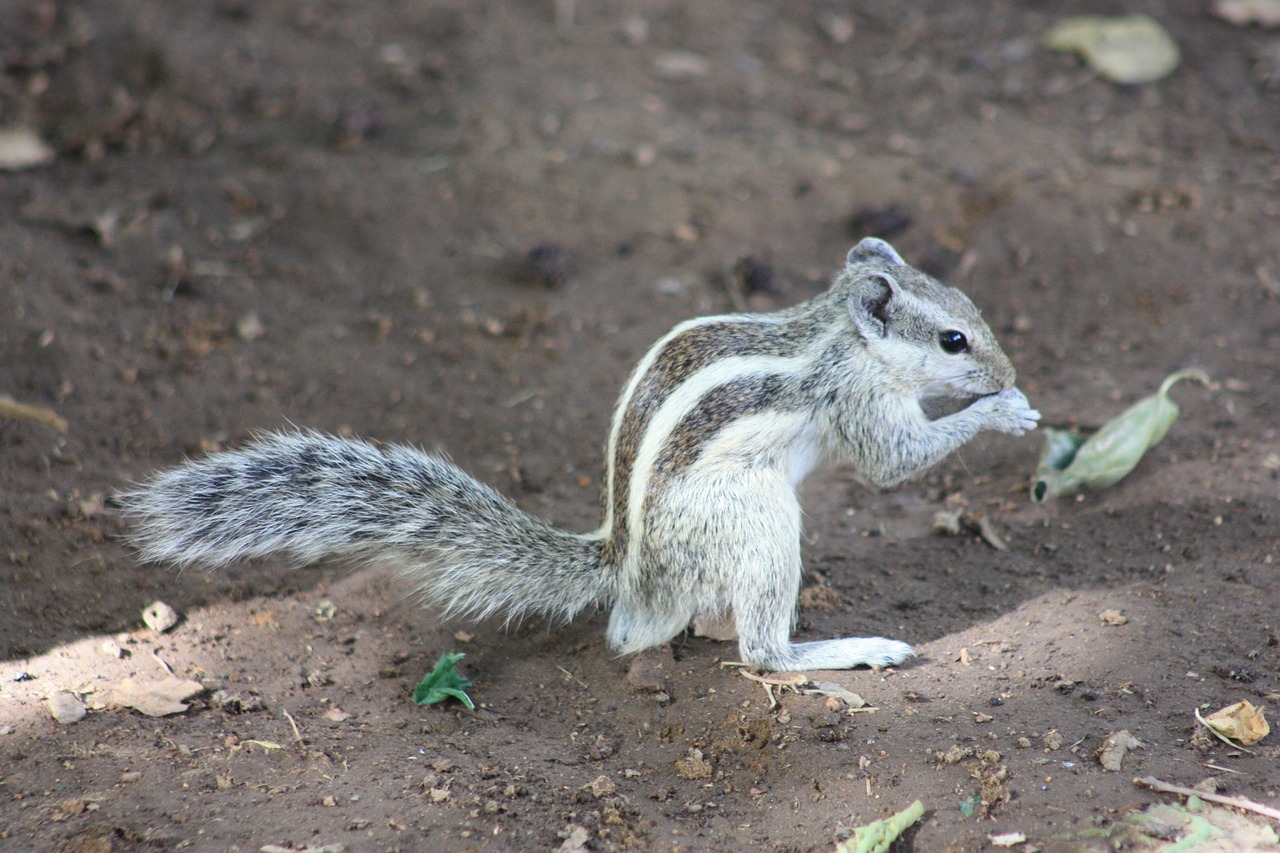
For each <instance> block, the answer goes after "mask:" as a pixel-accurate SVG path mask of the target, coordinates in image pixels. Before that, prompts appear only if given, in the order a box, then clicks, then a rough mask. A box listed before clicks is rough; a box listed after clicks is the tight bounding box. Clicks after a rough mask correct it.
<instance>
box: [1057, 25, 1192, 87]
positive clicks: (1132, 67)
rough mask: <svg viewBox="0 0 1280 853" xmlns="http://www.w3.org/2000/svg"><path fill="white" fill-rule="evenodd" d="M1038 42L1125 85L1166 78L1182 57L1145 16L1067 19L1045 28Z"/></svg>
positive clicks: (1157, 27) (1159, 28)
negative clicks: (1071, 54)
mask: <svg viewBox="0 0 1280 853" xmlns="http://www.w3.org/2000/svg"><path fill="white" fill-rule="evenodd" d="M1042 44H1044V46H1045V47H1047V48H1049V49H1050V50H1057V51H1069V52H1074V53H1078V54H1080V56H1081V58H1083V59H1084V61H1085V62H1087V63H1088V64H1089V67H1091V68H1093V69H1094V70H1095V71H1097V72H1098V73H1099V74H1100V75H1101V76H1102V77H1104V78H1105V79H1107V80H1110V81H1111V82H1113V83H1121V84H1126V85H1132V84H1138V83H1153V82H1155V81H1156V80H1160V79H1162V78H1164V77H1167V76H1169V75H1170V74H1172V73H1173V71H1174V69H1176V68H1177V67H1178V63H1179V62H1180V61H1181V58H1182V56H1181V52H1180V51H1179V50H1178V44H1177V42H1175V41H1174V40H1173V38H1172V37H1171V36H1170V35H1169V33H1168V32H1167V31H1166V30H1165V29H1164V27H1162V26H1160V24H1158V23H1157V22H1156V20H1155V19H1154V18H1152V17H1150V16H1149V15H1121V16H1118V17H1103V16H1099V15H1082V16H1080V17H1077V18H1067V19H1065V20H1063V21H1059V22H1058V23H1057V24H1055V25H1054V26H1052V27H1050V28H1049V30H1048V32H1046V33H1045V34H1044V37H1043V39H1042Z"/></svg>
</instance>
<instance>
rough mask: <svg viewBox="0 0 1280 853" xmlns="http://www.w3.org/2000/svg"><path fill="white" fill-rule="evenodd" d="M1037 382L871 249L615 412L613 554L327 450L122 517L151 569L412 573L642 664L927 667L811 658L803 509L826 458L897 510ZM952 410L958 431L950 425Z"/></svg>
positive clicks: (731, 318)
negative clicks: (908, 485)
mask: <svg viewBox="0 0 1280 853" xmlns="http://www.w3.org/2000/svg"><path fill="white" fill-rule="evenodd" d="M1015 378H1016V374H1015V371H1014V367H1013V365H1012V364H1011V363H1010V361H1009V359H1008V358H1007V357H1006V356H1005V354H1004V352H1002V351H1001V349H1000V347H999V345H998V344H997V343H996V340H995V337H994V335H993V334H992V332H991V330H990V329H989V328H988V327H987V324H986V323H984V322H983V320H982V318H981V316H980V314H979V312H978V309H977V308H975V307H974V305H973V303H972V302H970V301H969V299H968V298H967V297H966V296H965V295H964V294H963V293H961V292H960V291H959V290H957V289H955V288H952V287H948V286H946V285H943V284H941V283H939V282H938V281H936V280H935V279H933V278H931V277H930V276H928V275H926V274H925V273H923V272H920V271H919V270H916V269H914V268H913V267H911V266H909V265H908V264H907V263H906V262H905V261H904V260H903V259H902V257H901V256H900V255H899V254H898V253H897V251H895V250H894V249H893V247H892V246H890V245H889V244H888V243H886V242H884V241H882V240H878V239H875V238H867V239H865V240H863V241H862V242H860V243H859V244H858V245H857V246H855V247H854V248H853V249H852V250H850V252H849V253H848V258H847V262H846V265H845V268H844V270H843V271H842V272H841V273H840V274H839V275H838V276H837V277H836V278H835V281H834V283H833V284H832V286H831V287H830V289H828V290H827V291H826V292H825V293H823V294H821V295H819V296H817V297H815V298H813V299H811V300H809V301H807V302H804V303H801V304H799V305H796V306H793V307H791V308H786V309H784V310H780V311H777V312H773V313H743V314H727V315H720V316H711V317H702V318H697V319H693V320H689V321H687V322H684V323H681V324H680V325H678V326H676V327H675V328H674V329H672V330H671V331H670V332H669V333H667V335H666V336H664V337H663V338H662V339H661V340H659V341H658V342H657V343H655V344H654V345H653V347H652V348H650V349H649V351H648V352H647V353H646V354H645V355H644V357H643V358H642V359H641V360H640V363H639V364H638V365H637V366H636V367H635V370H634V371H633V372H632V374H631V377H630V380H629V381H628V382H627V384H626V387H625V388H624V389H623V391H622V395H621V397H620V399H619V400H618V403H617V406H616V408H615V410H614V412H613V418H612V425H611V428H610V430H609V436H608V445H607V458H606V463H605V482H604V490H603V491H604V495H603V496H604V520H603V523H602V524H601V526H600V528H599V529H598V530H596V531H594V532H592V533H585V534H576V533H571V532H568V531H565V530H561V529H559V528H557V527H555V526H553V525H551V524H549V523H547V522H544V521H542V520H540V519H538V518H535V517H533V516H531V515H529V514H527V513H525V512H524V511H522V510H520V509H519V508H517V507H516V506H515V504H514V503H512V502H511V501H509V500H507V499H506V498H505V497H503V496H502V495H500V494H499V493H498V492H497V491H495V490H494V489H492V488H490V487H488V486H486V485H484V484H482V483H480V482H478V481H477V480H475V479H473V478H472V477H471V476H469V475H468V474H466V473H465V472H463V471H462V470H461V469H459V468H457V467H456V466H454V465H453V464H451V463H450V462H448V461H446V460H445V459H443V458H441V457H439V456H435V455H430V454H427V453H424V452H422V451H419V450H417V449H413V448H409V447H405V446H398V445H391V446H386V447H380V446H374V445H372V444H369V443H367V442H364V441H360V440H354V439H345V438H337V437H332V436H328V435H324V434H320V433H316V432H310V431H292V432H284V433H269V434H266V435H263V436H260V437H258V438H256V439H255V440H253V441H252V442H251V443H250V444H248V446H246V447H244V448H243V449H239V450H233V451H225V452H220V453H215V454H212V455H209V456H206V457H204V458H201V459H197V460H195V461H189V462H187V463H186V464H184V465H182V466H180V467H178V468H175V469H172V470H169V471H165V472H161V473H159V474H157V475H155V476H154V477H153V478H152V479H150V480H149V481H147V482H145V483H143V484H142V485H141V486H140V487H139V488H137V489H136V490H134V491H132V492H128V493H125V494H122V495H120V496H119V499H120V501H121V503H122V504H123V507H124V509H125V511H126V513H128V514H130V515H131V516H132V517H133V519H134V520H135V522H136V533H135V535H134V540H135V543H136V544H137V546H138V548H139V550H140V553H141V556H142V558H144V559H146V560H150V561H164V562H170V563H175V564H179V565H187V564H193V563H201V564H205V565H208V566H218V565H222V564H226V563H230V562H232V561H236V560H242V559H246V558H254V557H263V556H266V555H270V554H276V553H284V554H288V555H290V556H291V557H292V558H293V559H295V560H298V561H302V562H304V563H307V562H312V561H315V560H319V559H321V558H324V557H334V556H345V557H349V558H355V559H357V560H364V561H371V562H383V563H391V564H394V565H395V566H396V567H397V568H398V569H399V572H400V574H401V575H403V576H404V577H405V578H406V579H407V580H408V581H409V582H410V583H411V584H412V585H413V586H415V587H416V589H417V591H418V592H419V593H420V594H421V597H422V599H423V601H424V603H426V604H428V605H433V606H435V607H437V608H439V609H440V610H441V611H442V612H443V614H444V615H445V616H453V615H466V616H470V617H474V618H486V617H491V616H495V615H501V616H505V617H506V618H507V620H508V621H510V620H512V619H519V618H521V617H523V616H525V615H528V614H544V615H547V616H551V617H556V618H560V619H564V620H565V621H567V620H569V619H571V618H572V617H573V616H575V615H576V614H577V613H579V612H580V611H582V610H583V609H585V608H587V607H591V606H597V607H599V606H604V607H608V608H609V609H610V617H609V624H608V631H607V640H608V645H609V648H610V649H612V650H613V651H615V652H617V653H619V654H623V655H625V654H630V653H634V652H639V651H642V650H644V649H647V648H650V647H652V646H656V645H659V644H661V643H665V642H668V641H670V640H671V639H673V638H674V637H675V636H677V635H678V634H679V633H680V632H681V631H683V630H685V629H686V628H687V627H688V626H689V624H690V622H691V621H692V620H694V619H695V618H699V617H701V618H704V619H709V620H721V623H722V624H723V622H724V620H727V619H728V618H729V617H732V619H733V620H734V622H736V627H737V634H738V640H739V651H740V654H741V657H742V660H743V661H744V662H745V663H747V664H749V665H751V666H755V667H759V668H761V669H764V670H775V671H780V670H811V669H819V670H824V669H847V668H852V667H857V666H862V665H869V666H873V667H880V666H890V665H893V664H897V663H901V662H903V661H905V660H907V659H908V658H911V657H913V656H914V652H913V651H912V648H911V647H910V646H909V645H907V644H906V643H902V642H899V641H896V640H889V639H884V638H881V637H850V638H844V639H834V640H821V641H816V642H803V643H794V642H792V641H791V632H792V628H793V625H794V619H795V612H796V605H797V598H798V594H799V589H800V583H801V574H802V565H801V557H800V528H801V510H800V504H799V502H798V501H797V498H796V487H797V486H798V485H799V483H800V482H801V480H803V479H804V477H805V476H806V475H807V474H808V473H809V472H810V471H811V470H812V469H813V468H814V467H815V466H816V465H817V463H818V462H819V461H820V460H821V459H822V457H823V456H824V455H837V456H841V457H844V458H845V459H846V460H848V461H850V462H851V463H852V464H853V466H854V468H855V469H856V470H857V473H858V474H859V475H860V476H861V478H862V479H864V480H866V481H870V482H871V483H872V484H875V485H878V486H883V487H887V486H892V485H895V484H897V483H899V482H901V481H903V480H905V479H907V478H908V477H910V476H911V475H913V474H915V473H917V472H920V471H922V470H924V469H926V468H928V467H930V466H932V465H933V464H935V463H937V462H938V461H939V460H941V459H942V458H943V457H944V456H946V455H947V454H948V453H950V452H951V451H953V450H955V449H956V448H958V447H960V446H961V445H962V444H964V443H965V442H966V441H968V440H969V439H971V438H972V437H973V436H974V435H975V434H976V433H978V432H979V431H981V430H996V431H1000V432H1006V433H1012V434H1014V435H1021V434H1022V433H1023V431H1025V430H1031V429H1034V428H1035V426H1036V422H1037V420H1038V419H1039V417H1040V414H1039V412H1037V411H1035V410H1034V409H1032V408H1031V407H1030V405H1029V404H1028V402H1027V398H1026V397H1025V396H1024V395H1023V394H1022V392H1021V391H1019V390H1018V389H1017V388H1015V387H1014V381H1015ZM940 400H941V401H946V402H948V403H949V404H950V405H951V408H953V409H954V408H956V407H957V406H959V407H960V408H959V410H958V411H953V412H951V413H949V414H945V415H942V416H940V417H936V418H934V419H930V417H929V416H928V415H927V414H926V411H927V410H928V406H929V405H930V404H931V403H933V402H937V401H940Z"/></svg>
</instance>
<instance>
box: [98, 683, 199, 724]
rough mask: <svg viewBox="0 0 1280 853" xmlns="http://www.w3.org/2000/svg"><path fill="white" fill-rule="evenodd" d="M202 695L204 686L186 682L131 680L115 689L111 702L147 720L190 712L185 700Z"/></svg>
mask: <svg viewBox="0 0 1280 853" xmlns="http://www.w3.org/2000/svg"><path fill="white" fill-rule="evenodd" d="M203 692H204V685H203V684H201V683H200V682H198V681H192V680H191V679H187V678H177V677H174V676H170V677H168V678H161V679H159V680H154V681H152V680H145V679H142V678H128V679H125V680H124V681H122V682H120V683H119V684H117V685H116V688H115V690H114V691H112V694H111V700H112V701H113V702H114V703H115V704H117V705H120V706H122V707H125V708H132V709H134V710H135V711H141V712H142V713H144V714H146V715H147V716H148V717H167V716H168V715H170V714H181V713H182V712H183V711H185V710H187V708H188V707H189V706H188V705H187V704H186V703H185V702H184V701H183V700H185V699H190V698H191V697H192V696H196V695H198V694H200V693H203Z"/></svg>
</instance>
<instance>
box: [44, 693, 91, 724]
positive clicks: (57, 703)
mask: <svg viewBox="0 0 1280 853" xmlns="http://www.w3.org/2000/svg"><path fill="white" fill-rule="evenodd" d="M45 703H46V704H47V705H48V707H49V713H50V714H52V715H53V718H54V719H55V720H57V721H58V722H59V723H61V724H62V725H64V726H68V725H71V724H72V723H78V722H80V721H81V720H83V719H84V715H85V714H87V713H88V711H86V710H85V707H84V703H83V702H81V701H80V699H79V698H78V697H77V696H76V695H75V694H74V693H72V692H70V691H69V690H58V691H55V692H53V693H50V694H49V698H48V699H47V700H45Z"/></svg>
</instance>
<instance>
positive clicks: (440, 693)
mask: <svg viewBox="0 0 1280 853" xmlns="http://www.w3.org/2000/svg"><path fill="white" fill-rule="evenodd" d="M464 657H466V655H463V654H460V653H456V654H447V655H441V656H440V660H438V661H436V665H435V669H433V670H431V672H429V673H427V674H426V676H424V677H423V679H422V680H421V681H419V682H418V684H417V686H416V687H414V688H413V701H414V702H416V703H417V704H419V705H434V704H436V703H437V702H443V701H444V700H446V699H451V698H452V699H457V700H458V701H459V702H461V703H462V704H463V705H466V706H467V708H468V709H470V710H475V707H476V704H475V703H474V702H472V701H471V697H470V696H468V695H467V693H466V690H467V688H468V687H470V686H471V679H469V678H463V677H462V676H461V675H459V674H458V673H457V671H456V670H455V669H454V667H455V666H457V665H458V662H459V661H461V660H462V659H463V658H464Z"/></svg>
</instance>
